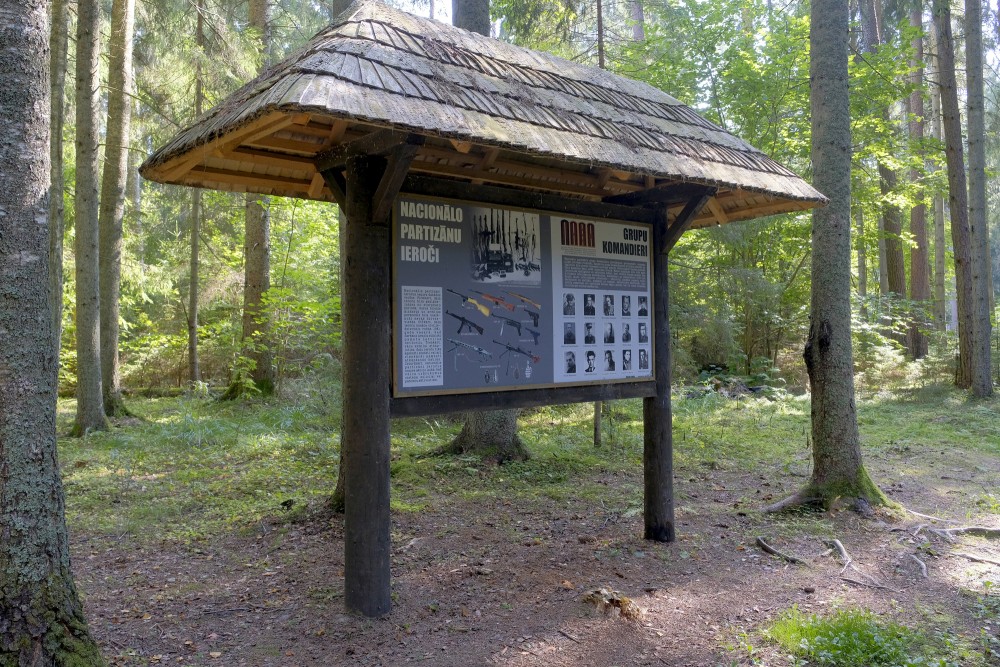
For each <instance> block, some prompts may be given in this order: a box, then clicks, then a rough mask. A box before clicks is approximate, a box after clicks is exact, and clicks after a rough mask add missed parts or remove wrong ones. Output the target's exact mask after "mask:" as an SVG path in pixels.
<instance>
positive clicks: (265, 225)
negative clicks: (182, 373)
mask: <svg viewBox="0 0 1000 667" xmlns="http://www.w3.org/2000/svg"><path fill="white" fill-rule="evenodd" d="M250 25H251V27H253V28H255V29H257V30H258V31H259V33H260V38H261V44H262V48H263V52H264V53H265V54H266V53H267V52H268V49H269V48H270V46H269V45H270V35H269V30H268V20H267V0H251V1H250ZM264 60H265V63H264V64H265V65H266V64H267V58H266V55H265V58H264ZM269 206H270V199H269V198H268V197H265V196H263V195H257V194H247V197H246V208H245V212H246V217H245V219H246V226H245V232H244V246H243V353H242V354H243V357H244V358H245V359H247V360H249V361H250V364H249V366H250V369H249V375H250V380H251V382H252V383H253V385H254V386H255V387H256V388H257V390H258V391H260V392H261V393H262V394H270V393H272V392H273V391H274V368H273V363H272V353H271V340H270V334H271V325H270V315H269V313H268V312H267V310H266V308H265V307H264V294H265V293H266V292H267V290H269V289H270V288H271V215H270V212H269V210H268V209H269ZM244 382H245V378H241V377H237V378H236V380H235V381H234V383H233V385H232V386H230V388H229V390H228V391H227V392H226V397H227V398H232V397H235V396H237V395H239V394H240V393H241V391H242V389H243V388H244V387H245V384H244Z"/></svg>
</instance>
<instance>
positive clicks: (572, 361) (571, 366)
mask: <svg viewBox="0 0 1000 667" xmlns="http://www.w3.org/2000/svg"><path fill="white" fill-rule="evenodd" d="M566 373H567V374H570V375H572V374H573V373H576V353H575V352H567V353H566Z"/></svg>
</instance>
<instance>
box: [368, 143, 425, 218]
mask: <svg viewBox="0 0 1000 667" xmlns="http://www.w3.org/2000/svg"><path fill="white" fill-rule="evenodd" d="M417 138H418V139H419V140H420V142H421V143H422V142H423V137H417ZM419 148H420V146H419V145H417V144H413V143H406V144H403V145H401V146H397V147H396V148H395V149H394V150H393V151H392V153H390V154H389V159H388V162H387V163H386V168H385V171H384V172H383V173H382V180H381V181H380V182H379V184H378V188H377V189H376V190H375V196H374V211H375V212H374V213H373V214H372V216H373V218H374V219H375V220H383V219H388V217H389V214H390V213H392V204H393V202H394V201H396V195H398V194H399V188H400V186H402V185H403V179H404V178H406V174H407V172H409V170H410V164H411V163H412V162H413V158H414V157H415V156H416V155H417V150H418V149H419Z"/></svg>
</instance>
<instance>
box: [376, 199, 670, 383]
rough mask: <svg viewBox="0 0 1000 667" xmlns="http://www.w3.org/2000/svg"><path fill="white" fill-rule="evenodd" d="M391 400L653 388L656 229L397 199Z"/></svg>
mask: <svg viewBox="0 0 1000 667" xmlns="http://www.w3.org/2000/svg"><path fill="white" fill-rule="evenodd" d="M392 233H393V254H394V257H393V394H394V395H395V396H413V395H430V394H455V393H467V392H476V391H500V390H516V389H527V388H534V387H552V386H562V385H583V384H600V383H607V382H624V381H632V382H634V381H636V380H643V379H646V380H652V370H651V369H652V368H653V350H652V340H653V330H652V326H653V325H652V321H653V320H652V313H651V312H650V307H651V304H652V303H653V299H652V263H651V258H650V249H651V247H652V229H651V227H650V225H646V224H642V223H630V222H628V223H627V222H619V221H613V220H596V219H581V218H577V217H573V216H566V215H561V214H556V213H547V212H543V211H532V210H526V209H516V208H505V207H495V206H484V205H477V204H475V203H469V202H461V201H452V200H441V199H425V198H422V197H416V196H409V195H407V196H401V197H399V198H398V199H397V201H396V203H395V206H394V209H393V221H392Z"/></svg>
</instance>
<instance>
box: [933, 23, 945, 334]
mask: <svg viewBox="0 0 1000 667" xmlns="http://www.w3.org/2000/svg"><path fill="white" fill-rule="evenodd" d="M930 29H931V34H932V40H931V42H932V44H936V42H937V39H936V32H937V31H936V29H935V27H934V23H933V21H932V22H931V24H930ZM934 61H935V62H937V47H936V46H934ZM935 69H936V70H937V71H935V73H934V74H933V79H932V80H936V79H937V77H938V72H940V69H941V67H940V64H936V66H935ZM930 89H931V113H932V115H933V118H934V125H933V127H934V138H935V139H937V141H938V142H939V143H942V144H943V143H944V132H943V130H942V129H941V89H940V87H939V86H931V87H930ZM944 244H945V241H944V197H942V196H941V195H940V194H935V195H934V328H935V329H937V330H938V331H944V330H945V329H946V328H947V326H948V312H947V306H948V304H947V294H946V292H945V288H944V286H945V278H946V276H945V273H946V271H945V250H946V249H945V245H944Z"/></svg>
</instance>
